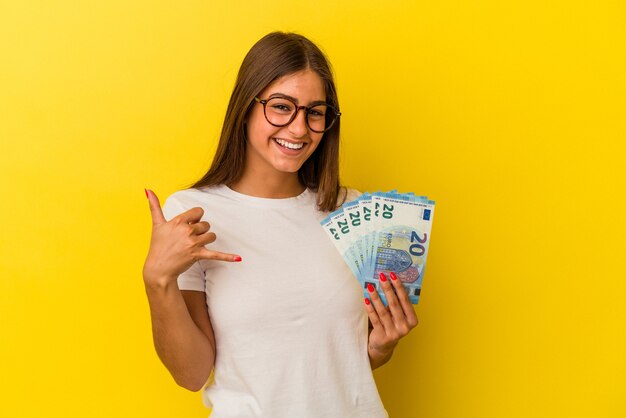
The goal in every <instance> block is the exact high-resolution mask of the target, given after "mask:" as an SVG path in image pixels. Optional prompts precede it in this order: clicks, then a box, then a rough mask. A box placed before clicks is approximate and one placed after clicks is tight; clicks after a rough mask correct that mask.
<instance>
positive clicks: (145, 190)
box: [143, 189, 149, 199]
mask: <svg viewBox="0 0 626 418" xmlns="http://www.w3.org/2000/svg"><path fill="white" fill-rule="evenodd" d="M143 191H144V192H146V198H147V199H149V197H148V190H147V189H143Z"/></svg>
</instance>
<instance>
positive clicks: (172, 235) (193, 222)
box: [143, 190, 241, 286]
mask: <svg viewBox="0 0 626 418" xmlns="http://www.w3.org/2000/svg"><path fill="white" fill-rule="evenodd" d="M146 196H147V197H148V201H149V203H150V212H151V214H152V238H151V240H150V249H149V250H148V256H147V257H146V261H145V263H144V266H143V277H144V281H145V282H146V284H151V285H159V286H166V285H168V284H170V283H171V282H175V281H176V279H177V278H178V276H179V275H180V274H181V273H183V272H185V271H186V270H187V269H189V267H191V265H192V264H193V263H195V262H196V261H198V260H201V259H205V260H220V261H241V257H240V256H238V255H236V254H227V253H222V252H219V251H211V250H208V249H206V248H205V245H207V244H210V243H212V242H214V241H215V239H216V236H215V233H213V232H210V231H209V229H210V227H211V226H210V225H209V223H208V222H206V221H200V219H202V215H204V210H203V209H202V208H200V207H195V208H191V209H189V210H188V211H186V212H183V213H181V214H179V215H178V216H176V217H174V218H172V219H170V221H169V222H168V221H167V220H166V219H165V216H163V211H162V210H161V204H160V203H159V198H158V197H157V196H156V194H154V192H153V191H151V190H146Z"/></svg>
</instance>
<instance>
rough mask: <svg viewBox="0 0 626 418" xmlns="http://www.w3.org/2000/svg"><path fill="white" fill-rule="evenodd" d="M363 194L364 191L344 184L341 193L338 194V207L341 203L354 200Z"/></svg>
mask: <svg viewBox="0 0 626 418" xmlns="http://www.w3.org/2000/svg"><path fill="white" fill-rule="evenodd" d="M362 194H363V193H361V192H360V191H359V190H357V189H354V188H352V187H348V186H342V187H341V188H340V189H339V194H338V195H337V207H340V206H341V205H343V204H345V203H348V202H352V201H353V200H355V199H357V198H358V197H359V196H361V195H362Z"/></svg>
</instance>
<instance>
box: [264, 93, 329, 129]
mask: <svg viewBox="0 0 626 418" xmlns="http://www.w3.org/2000/svg"><path fill="white" fill-rule="evenodd" d="M272 99H282V100H287V101H288V102H291V103H293V105H294V107H295V108H296V110H295V112H293V114H292V115H291V118H290V119H289V121H288V122H287V123H283V124H280V125H278V124H276V123H273V122H271V121H270V120H269V118H268V117H267V111H266V105H267V102H268V101H270V100H272ZM254 100H256V101H257V103H260V104H262V105H263V116H265V120H266V121H267V123H269V124H270V125H272V126H276V127H277V128H282V127H285V126H287V125H289V124H290V123H291V122H293V121H294V120H295V119H296V116H298V112H299V111H300V109H304V111H305V118H304V121H305V122H306V126H307V128H309V130H311V131H312V132H315V133H318V134H321V133H324V132H326V131H328V130H329V129H330V128H332V127H333V125H334V124H335V122H337V120H338V119H339V116H341V112H340V111H339V110H337V108H335V107H334V106H332V105H329V104H328V103H317V104H315V105H313V106H298V104H297V103H296V102H294V101H293V100H291V99H289V98H287V97H281V96H277V97H270V98H269V99H260V98H258V97H256V96H255V97H254ZM319 105H324V106H326V108H327V112H328V110H330V111H331V112H334V114H335V118H334V119H333V121H332V122H331V123H330V125H328V126H327V127H325V128H324V130H323V131H316V130H315V129H313V128H311V125H309V111H310V110H311V109H313V108H314V107H316V106H319ZM325 117H326V116H325Z"/></svg>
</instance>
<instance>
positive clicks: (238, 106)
mask: <svg viewBox="0 0 626 418" xmlns="http://www.w3.org/2000/svg"><path fill="white" fill-rule="evenodd" d="M305 69H311V70H312V71H315V72H316V73H317V74H318V75H319V76H320V78H321V79H322V82H323V83H324V88H325V92H326V102H327V103H328V104H330V105H332V106H334V107H335V108H337V109H339V101H338V99H337V91H336V89H335V82H334V80H333V74H332V69H331V67H330V63H329V62H328V60H327V59H326V57H325V55H324V53H323V52H322V51H321V50H320V49H319V48H318V47H317V46H316V45H315V44H314V43H313V42H311V41H310V40H308V39H307V38H305V37H304V36H302V35H299V34H295V33H285V32H272V33H269V34H267V35H265V36H264V37H263V38H261V39H260V40H259V41H258V42H257V43H256V44H254V46H253V47H252V48H251V49H250V51H249V52H248V54H247V55H246V57H245V58H244V60H243V63H242V64H241V67H240V68H239V74H238V75H237V81H236V82H235V88H234V89H233V93H232V95H231V96H230V102H229V103H228V109H227V110H226V116H225V117H224V125H223V126H222V133H221V135H220V140H219V144H218V146H217V151H216V152H215V157H214V158H213V163H212V164H211V168H209V171H207V173H206V174H205V175H204V176H203V177H202V178H201V179H200V180H198V181H197V182H195V183H194V184H193V185H191V186H189V187H194V188H200V187H205V186H215V185H219V184H226V185H230V184H233V183H234V182H236V181H237V180H239V178H240V177H241V175H242V174H243V169H244V164H245V161H246V133H245V120H246V119H247V117H248V115H249V113H250V111H251V109H252V106H253V105H254V103H255V101H254V97H255V96H257V95H258V94H259V93H260V92H261V91H263V90H264V89H265V88H266V87H267V86H268V85H269V84H270V83H272V82H273V81H274V80H276V79H278V78H280V77H283V76H286V75H289V74H293V73H295V72H298V71H301V70H305ZM339 126H340V120H337V121H336V122H335V124H334V125H333V126H332V127H331V128H330V129H329V130H328V131H326V132H324V136H323V138H322V141H321V142H320V144H319V145H318V147H317V148H316V149H315V151H314V152H313V154H311V156H310V157H309V158H308V159H307V160H306V161H305V163H304V164H303V165H302V167H301V168H300V170H299V171H298V178H299V179H300V182H301V183H302V184H303V185H304V186H306V187H308V188H309V189H311V190H313V191H317V207H318V209H319V210H324V211H330V210H334V209H336V207H337V206H338V205H339V204H341V203H343V202H339V201H338V197H339V192H340V190H341V189H342V188H341V187H340V184H339ZM341 200H342V201H343V200H345V193H343V196H342V199H341Z"/></svg>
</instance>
